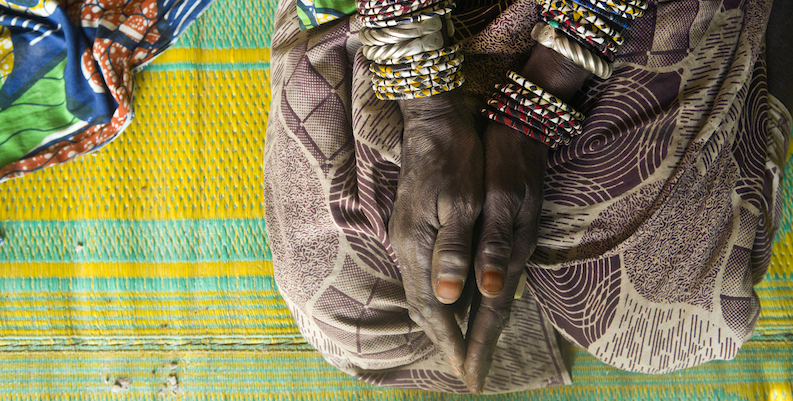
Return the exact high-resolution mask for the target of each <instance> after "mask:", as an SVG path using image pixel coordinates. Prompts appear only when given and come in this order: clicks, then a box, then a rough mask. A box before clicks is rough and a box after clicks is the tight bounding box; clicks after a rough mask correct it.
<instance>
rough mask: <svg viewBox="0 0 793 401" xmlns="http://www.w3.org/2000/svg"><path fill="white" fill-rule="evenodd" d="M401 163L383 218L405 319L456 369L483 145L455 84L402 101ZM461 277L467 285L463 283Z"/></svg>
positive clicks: (460, 364)
mask: <svg viewBox="0 0 793 401" xmlns="http://www.w3.org/2000/svg"><path fill="white" fill-rule="evenodd" d="M400 108H401V109H402V115H403V119H404V123H405V129H404V134H403V139H402V168H401V170H400V173H399V183H398V186H397V197H396V200H395V202H394V213H393V215H392V216H391V219H390V221H389V229H388V232H389V236H390V242H391V245H392V246H393V248H394V252H395V253H396V255H397V259H398V262H399V268H400V272H401V274H402V281H403V284H404V288H405V296H406V298H407V304H408V311H409V313H410V317H411V319H413V321H414V322H416V323H417V324H418V325H419V326H420V327H421V328H422V329H423V330H424V332H425V333H426V334H427V336H428V337H429V338H430V340H432V341H433V342H434V343H435V344H436V345H437V346H438V347H439V348H440V350H441V351H442V352H443V353H444V354H445V355H446V357H447V359H448V360H449V362H450V364H451V365H452V370H454V371H455V373H456V374H457V375H458V376H461V375H462V374H463V373H464V372H463V364H464V362H465V352H466V346H465V341H464V340H463V336H462V332H461V330H460V328H459V326H458V319H462V318H463V317H464V314H465V313H466V311H467V308H468V302H470V296H463V297H461V295H463V294H464V293H467V294H470V293H472V290H475V287H474V283H473V281H474V280H467V278H468V274H469V272H470V271H471V267H472V261H471V259H472V250H471V244H472V235H473V231H474V224H475V222H476V219H477V217H478V216H479V213H480V211H481V208H482V202H483V184H482V174H483V173H482V170H483V151H482V144H481V141H480V139H479V136H478V134H477V133H476V130H475V129H474V121H473V117H472V116H471V115H470V113H469V112H468V110H467V109H466V108H465V106H464V104H463V101H462V98H461V93H460V92H459V91H453V92H447V93H443V94H440V95H436V96H432V97H428V98H420V99H412V100H403V101H400ZM466 281H467V285H466Z"/></svg>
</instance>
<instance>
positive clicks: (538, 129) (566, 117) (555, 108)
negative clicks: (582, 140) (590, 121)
mask: <svg viewBox="0 0 793 401" xmlns="http://www.w3.org/2000/svg"><path fill="white" fill-rule="evenodd" d="M507 77H508V78H509V79H510V80H511V81H513V82H514V83H512V84H507V85H496V87H497V88H499V89H500V92H496V93H494V94H493V95H491V96H490V97H489V98H488V99H487V105H488V107H490V109H483V110H482V113H483V114H484V115H485V116H486V117H487V118H489V119H491V120H493V121H496V122H499V123H501V124H504V125H507V126H509V127H510V128H512V129H515V130H517V131H518V132H520V133H522V134H525V135H527V136H529V137H531V138H534V139H537V140H539V141H540V142H542V143H544V144H546V145H549V146H550V147H551V148H556V147H557V146H559V145H560V144H565V145H566V144H569V143H570V141H571V139H572V138H573V137H574V136H577V135H580V134H581V132H582V127H581V123H580V122H579V121H578V120H579V119H583V117H584V116H583V114H581V113H579V112H577V111H575V109H573V108H572V107H570V106H569V105H567V104H566V103H565V102H563V101H561V100H560V99H559V98H558V97H556V96H554V95H553V94H550V93H548V92H546V91H545V90H544V89H542V88H541V87H539V86H538V85H535V84H533V83H531V82H529V81H528V80H527V79H526V78H524V77H522V76H520V75H519V74H517V73H515V72H513V71H510V72H508V73H507Z"/></svg>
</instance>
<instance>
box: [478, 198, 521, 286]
mask: <svg viewBox="0 0 793 401" xmlns="http://www.w3.org/2000/svg"><path fill="white" fill-rule="evenodd" d="M493 187H494V185H491V188H489V189H488V191H487V195H486V196H487V198H486V199H485V207H484V208H483V210H482V228H481V234H480V237H479V244H478V245H477V247H476V259H475V263H474V271H475V273H476V284H477V287H478V288H479V292H480V293H481V294H482V295H483V296H485V297H488V298H493V297H497V296H499V295H500V294H501V292H502V290H503V288H504V282H505V280H504V279H505V276H506V272H507V267H508V265H509V262H510V259H511V257H512V247H513V239H514V238H513V235H514V230H515V227H514V223H513V222H514V221H515V219H516V218H517V212H518V211H519V210H520V207H521V202H522V201H523V198H524V191H523V190H522V189H521V188H518V189H507V190H504V189H496V188H493Z"/></svg>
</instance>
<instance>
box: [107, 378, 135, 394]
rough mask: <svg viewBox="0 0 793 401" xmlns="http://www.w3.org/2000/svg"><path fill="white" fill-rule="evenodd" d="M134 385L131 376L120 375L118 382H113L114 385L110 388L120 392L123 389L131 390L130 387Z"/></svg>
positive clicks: (112, 390)
mask: <svg viewBox="0 0 793 401" xmlns="http://www.w3.org/2000/svg"><path fill="white" fill-rule="evenodd" d="M131 385H132V379H130V378H129V377H126V376H125V377H119V378H118V379H116V382H115V383H113V387H112V388H111V389H110V391H111V392H113V393H120V392H122V391H127V390H129V387H130V386H131Z"/></svg>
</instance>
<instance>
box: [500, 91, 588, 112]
mask: <svg viewBox="0 0 793 401" xmlns="http://www.w3.org/2000/svg"><path fill="white" fill-rule="evenodd" d="M496 88H497V89H500V90H501V93H503V94H504V95H505V96H508V97H510V98H512V100H514V101H516V102H518V103H519V104H521V105H523V106H525V107H529V108H531V109H533V110H537V112H540V113H548V114H550V115H555V116H556V117H558V118H560V119H562V120H564V121H573V120H576V119H577V116H574V115H572V114H571V113H570V112H569V111H566V110H563V109H561V108H560V107H559V106H557V105H555V104H552V103H550V102H548V101H547V100H545V99H540V98H537V97H531V95H532V94H531V92H529V91H526V90H524V89H521V88H518V87H515V86H514V85H510V84H507V85H496Z"/></svg>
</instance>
